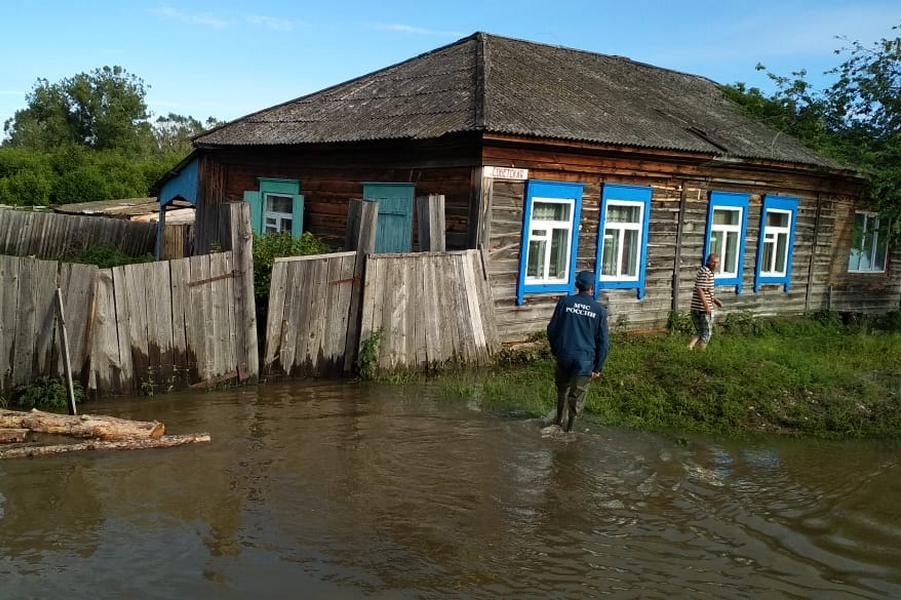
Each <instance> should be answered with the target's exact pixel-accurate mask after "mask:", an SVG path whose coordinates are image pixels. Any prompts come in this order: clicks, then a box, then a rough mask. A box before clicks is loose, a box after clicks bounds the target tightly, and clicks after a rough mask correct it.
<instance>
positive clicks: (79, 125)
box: [4, 66, 152, 154]
mask: <svg viewBox="0 0 901 600" xmlns="http://www.w3.org/2000/svg"><path fill="white" fill-rule="evenodd" d="M145 95H146V86H145V85H144V82H143V81H142V80H141V79H140V78H139V77H137V76H135V75H132V74H130V73H128V72H127V71H126V70H125V69H123V68H122V67H119V66H113V67H102V68H99V69H95V70H93V71H91V72H90V73H79V74H77V75H75V76H73V77H68V78H65V79H62V80H61V81H59V82H57V83H50V82H49V81H48V80H46V79H38V80H37V82H36V83H35V86H34V88H33V89H32V90H31V92H29V94H28V95H27V97H26V101H27V104H28V105H27V107H26V108H24V109H22V110H19V111H16V113H15V116H13V117H12V118H11V119H9V120H8V121H6V123H5V124H4V130H5V132H6V134H7V136H8V140H7V141H6V145H9V146H14V147H20V148H28V149H32V150H44V151H49V150H53V149H55V148H58V147H60V146H63V145H67V144H75V145H78V146H85V147H87V148H92V149H95V150H114V149H115V150H120V151H123V152H126V153H128V154H140V153H141V152H145V151H146V150H147V149H148V147H149V145H150V142H151V140H152V136H151V128H150V123H149V117H150V115H149V113H148V110H147V104H146V103H145V101H144V98H145Z"/></svg>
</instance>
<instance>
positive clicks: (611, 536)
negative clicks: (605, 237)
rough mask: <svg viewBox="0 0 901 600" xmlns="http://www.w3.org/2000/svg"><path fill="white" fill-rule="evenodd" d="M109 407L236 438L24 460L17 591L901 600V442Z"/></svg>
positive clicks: (423, 406)
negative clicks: (576, 431) (681, 436)
mask: <svg viewBox="0 0 901 600" xmlns="http://www.w3.org/2000/svg"><path fill="white" fill-rule="evenodd" d="M90 408H91V410H92V411H96V412H109V413H114V414H120V415H122V416H128V417H133V418H158V419H160V420H163V421H165V422H166V423H168V424H169V426H170V427H169V428H170V431H173V432H187V431H203V430H206V431H210V432H211V433H212V434H213V439H214V443H213V444H212V445H210V446H207V447H192V448H187V449H173V450H159V451H146V452H124V453H111V454H82V455H70V456H65V457H56V458H48V459H39V460H26V461H7V462H4V463H0V597H3V598H29V597H41V598H44V597H53V596H57V597H68V598H84V597H103V598H106V597H114V598H125V597H128V598H246V597H250V596H251V595H257V597H258V598H283V597H322V598H354V597H362V596H366V597H390V598H395V597H448V596H452V597H496V596H506V597H517V598H524V597H535V598H544V597H573V598H582V597H591V596H602V595H608V594H609V595H611V596H615V597H634V596H642V597H664V596H670V597H693V598H700V597H755V598H759V597H764V596H766V597H798V596H801V597H849V598H877V597H901V502H899V498H901V468H899V465H898V463H899V451H901V444H897V443H891V442H879V443H861V442H844V443H833V442H829V443H825V442H816V441H809V440H806V441H800V440H772V439H770V440H753V441H743V442H742V441H738V442H737V441H727V442H723V441H716V440H710V439H692V440H689V441H688V442H687V443H686V442H684V441H683V442H678V441H676V440H675V439H674V438H671V437H666V436H657V435H651V434H642V433H635V432H627V431H620V430H616V429H610V428H604V427H599V426H594V425H593V426H591V431H590V432H589V433H582V434H580V435H579V436H578V440H577V441H576V442H570V443H567V442H564V441H561V440H554V439H541V438H540V437H539V435H538V431H537V426H536V424H535V423H534V422H528V421H522V420H517V419H510V418H499V417H496V416H492V415H488V414H484V413H482V412H479V411H478V407H476V406H468V407H467V406H461V405H459V404H454V403H447V402H443V401H442V400H441V399H440V398H436V397H435V394H434V393H433V392H430V391H429V390H428V389H416V390H409V389H408V390H401V389H399V388H395V387H368V388H366V387H357V386H350V385H314V386H303V385H293V386H289V385H269V386H261V387H260V388H250V389H245V390H238V391H229V392H222V393H209V394H175V395H170V396H167V397H160V398H154V399H140V400H135V401H121V400H120V401H115V402H109V403H104V404H95V405H93V406H91V407H90Z"/></svg>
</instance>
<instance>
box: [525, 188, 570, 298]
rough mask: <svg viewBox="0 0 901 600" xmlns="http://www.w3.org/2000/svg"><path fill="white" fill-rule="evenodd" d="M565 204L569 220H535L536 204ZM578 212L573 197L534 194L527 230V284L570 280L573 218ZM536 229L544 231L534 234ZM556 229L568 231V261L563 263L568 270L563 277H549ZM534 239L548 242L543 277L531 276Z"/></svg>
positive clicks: (558, 282) (550, 283) (559, 282)
mask: <svg viewBox="0 0 901 600" xmlns="http://www.w3.org/2000/svg"><path fill="white" fill-rule="evenodd" d="M539 202H540V203H542V204H564V205H567V206H569V221H545V220H537V221H536V220H535V204H536V203H539ZM575 214H576V201H575V199H571V198H543V197H540V196H533V197H532V201H531V203H530V206H529V230H528V231H527V232H526V244H525V248H526V262H525V269H526V273H525V284H526V285H553V284H561V283H566V282H568V281H569V275H570V273H569V269H570V261H571V259H572V244H573V229H574V226H573V220H574V219H575ZM536 229H541V230H543V231H544V233H542V234H540V235H538V236H533V235H532V232H533V231H534V230H536ZM554 229H565V230H566V231H567V236H566V262H565V263H563V264H564V265H566V271H565V272H564V275H563V277H548V273H549V272H550V268H551V238H552V237H553V236H552V230H554ZM532 240H545V241H546V242H547V243H546V244H545V246H544V247H545V252H544V265H543V267H542V273H544V276H543V277H529V258H530V256H529V254H530V253H531V251H532Z"/></svg>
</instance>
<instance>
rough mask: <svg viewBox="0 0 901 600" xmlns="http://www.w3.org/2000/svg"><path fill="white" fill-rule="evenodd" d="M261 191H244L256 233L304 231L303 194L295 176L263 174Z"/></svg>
mask: <svg viewBox="0 0 901 600" xmlns="http://www.w3.org/2000/svg"><path fill="white" fill-rule="evenodd" d="M258 181H259V182H260V189H259V191H253V190H248V191H246V192H244V201H245V202H247V203H248V204H250V224H251V226H252V227H253V231H254V233H258V234H259V233H290V234H291V235H292V236H294V237H300V236H301V234H302V233H303V196H301V195H300V182H299V181H297V180H296V179H269V178H265V177H260V178H259V179H258Z"/></svg>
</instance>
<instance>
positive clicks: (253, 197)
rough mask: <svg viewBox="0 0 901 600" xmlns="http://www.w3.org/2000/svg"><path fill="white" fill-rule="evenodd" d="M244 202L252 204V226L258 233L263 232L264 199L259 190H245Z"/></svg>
mask: <svg viewBox="0 0 901 600" xmlns="http://www.w3.org/2000/svg"><path fill="white" fill-rule="evenodd" d="M244 202H246V203H248V204H249V205H250V226H251V228H253V232H254V233H256V234H257V235H259V234H261V233H263V201H262V200H261V199H260V193H259V192H244Z"/></svg>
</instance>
